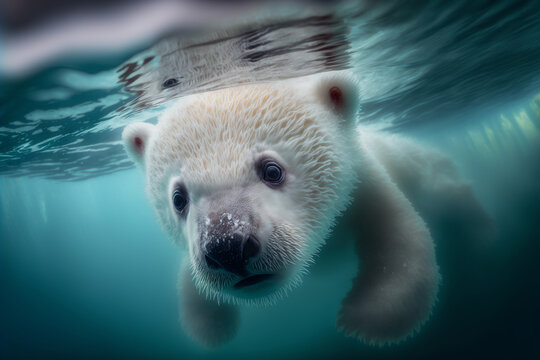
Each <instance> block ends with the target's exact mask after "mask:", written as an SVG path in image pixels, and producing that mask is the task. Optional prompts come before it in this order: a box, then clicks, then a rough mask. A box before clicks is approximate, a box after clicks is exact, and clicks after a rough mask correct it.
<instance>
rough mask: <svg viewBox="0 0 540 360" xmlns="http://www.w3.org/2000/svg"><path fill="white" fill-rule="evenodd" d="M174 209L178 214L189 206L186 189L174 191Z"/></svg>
mask: <svg viewBox="0 0 540 360" xmlns="http://www.w3.org/2000/svg"><path fill="white" fill-rule="evenodd" d="M172 202H173V205H174V208H175V209H176V211H177V212H178V213H182V212H183V211H184V209H185V208H186V207H187V205H188V196H187V192H186V190H185V189H184V188H179V189H176V190H174V192H173V195H172Z"/></svg>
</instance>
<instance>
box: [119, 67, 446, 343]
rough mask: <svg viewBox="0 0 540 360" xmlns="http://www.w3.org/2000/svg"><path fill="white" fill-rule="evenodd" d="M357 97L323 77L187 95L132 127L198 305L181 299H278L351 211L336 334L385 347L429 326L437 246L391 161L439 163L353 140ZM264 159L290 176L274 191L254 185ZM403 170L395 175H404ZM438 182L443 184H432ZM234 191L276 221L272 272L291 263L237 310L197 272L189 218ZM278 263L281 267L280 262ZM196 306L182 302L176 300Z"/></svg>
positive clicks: (391, 142)
mask: <svg viewBox="0 0 540 360" xmlns="http://www.w3.org/2000/svg"><path fill="white" fill-rule="evenodd" d="M333 86H338V87H340V88H341V89H342V91H343V94H344V104H343V107H341V108H339V109H336V108H335V106H334V104H333V103H332V102H331V101H330V100H329V97H328V90H329V89H330V88H331V87H333ZM357 100H358V94H357V87H356V84H355V82H354V80H351V77H350V75H349V74H322V75H317V76H310V77H306V78H300V79H291V80H287V81H277V82H273V83H266V84H258V85H248V86H241V87H237V88H230V89H223V90H218V91H213V92H207V93H202V94H198V95H192V96H188V97H185V98H182V99H180V100H178V102H177V103H176V104H175V105H174V106H173V107H171V108H170V109H168V110H167V111H166V112H165V113H164V114H163V115H162V117H161V118H160V120H159V122H158V124H157V125H156V126H152V125H147V124H145V125H141V124H132V125H129V126H128V127H127V128H126V129H125V131H124V134H123V138H124V141H125V143H126V148H127V150H128V152H129V153H130V155H131V156H132V157H133V159H134V160H135V161H136V162H137V163H139V164H143V167H144V169H145V172H146V180H147V192H148V196H149V198H150V201H151V203H152V204H153V206H154V208H155V209H156V211H157V214H158V218H159V219H160V221H161V223H162V225H163V227H164V228H165V229H166V231H167V232H168V233H169V235H170V236H171V238H172V239H173V240H174V241H176V242H177V243H179V244H181V245H182V244H183V245H187V247H188V249H189V253H190V259H191V270H192V271H193V272H194V274H193V275H194V280H195V284H196V286H197V288H198V289H200V290H201V291H203V295H204V296H203V295H198V294H197V292H196V291H189V292H186V293H189V294H194V295H193V296H194V297H197V296H198V297H200V299H199V300H200V301H208V300H207V299H205V296H209V297H210V298H212V299H215V300H218V301H222V300H223V301H226V302H231V303H233V304H234V303H236V304H238V303H272V302H274V301H275V300H276V298H279V297H280V296H283V295H284V294H285V293H286V292H287V291H288V290H289V289H290V288H292V287H293V286H296V285H298V284H299V283H300V278H301V277H300V276H301V274H302V273H304V272H305V271H306V267H307V265H308V264H309V262H311V261H313V255H314V254H315V253H316V252H317V251H318V250H319V249H320V247H321V246H322V245H323V243H324V241H325V240H326V239H327V238H328V235H329V234H330V231H331V229H332V227H333V226H334V223H335V222H336V219H337V218H338V216H339V215H340V214H341V213H342V212H343V211H344V210H345V209H346V208H347V207H348V209H349V210H348V211H347V212H346V213H345V215H344V216H343V217H342V218H341V219H340V221H339V226H343V227H345V228H346V229H347V232H348V233H351V234H353V235H354V241H355V242H356V244H357V248H358V252H359V256H360V257H361V259H362V261H361V267H360V269H359V274H358V276H357V277H356V279H355V281H354V284H353V288H352V290H351V291H350V293H349V294H348V295H347V297H346V298H345V300H344V302H343V308H342V310H341V311H340V314H339V320H338V325H339V326H340V328H342V329H344V330H345V331H346V333H348V334H351V335H354V336H356V337H358V338H361V339H364V340H366V341H368V342H373V343H376V344H383V343H386V342H395V341H400V340H401V339H403V338H405V337H407V336H408V335H409V334H411V333H412V332H413V331H414V330H415V329H417V328H418V326H419V325H420V324H422V323H423V322H424V321H425V320H426V319H427V318H428V316H429V314H430V312H431V308H432V305H433V303H434V301H435V298H436V291H437V286H438V280H439V275H438V270H437V265H436V261H435V252H434V246H433V242H432V240H431V236H430V234H429V231H428V229H427V227H426V225H425V223H424V221H423V220H422V219H421V218H420V216H419V215H418V214H417V213H416V211H415V210H414V208H413V206H412V204H411V202H410V201H409V200H408V199H407V198H406V197H405V196H404V195H403V193H402V192H401V191H400V190H399V189H398V187H397V185H396V182H395V181H394V180H393V178H392V176H391V175H393V173H394V172H393V169H392V168H391V167H392V166H393V165H392V163H391V161H389V159H391V158H392V156H396V157H400V156H401V157H403V158H406V159H407V161H409V162H411V163H413V162H414V161H415V160H414V157H415V156H420V157H422V156H424V160H425V159H427V163H430V162H431V163H435V162H437V161H439V160H440V159H442V158H443V157H442V156H439V155H433V156H432V157H431V158H430V156H431V155H425V154H429V153H430V151H428V150H425V151H421V150H418V149H421V148H420V147H418V146H412V145H411V146H408V145H407V144H408V142H407V141H406V140H401V138H396V137H390V136H387V135H384V134H382V135H381V134H379V135H378V134H371V133H368V132H362V133H361V134H360V135H358V132H357V125H356V122H355V119H356V116H355V113H356V109H357ZM135 136H142V137H143V138H144V139H143V140H144V142H145V143H144V151H143V152H142V153H141V152H138V151H135V150H133V148H132V143H133V139H134V137H135ZM400 145H404V146H403V149H401V148H400ZM413 149H414V151H413ZM267 152H268V153H271V154H273V155H275V156H276V157H278V158H279V159H280V160H281V161H282V162H283V163H284V164H285V167H286V169H287V183H286V184H285V186H284V187H283V189H282V190H274V189H270V188H268V187H267V186H265V185H264V184H262V183H261V182H260V180H259V179H258V178H257V175H256V173H255V171H254V161H255V160H254V159H255V158H256V156H257V155H258V154H261V153H267ZM408 155H411V156H408ZM428 167H429V166H428ZM422 168H423V166H411V167H410V171H411V172H416V171H419V170H420V172H422ZM403 169H404V168H403V167H402V168H401V171H402V173H400V174H399V176H406V175H407V174H406V172H407V171H406V168H405V170H404V172H403ZM409 175H411V174H409ZM422 177H423V175H420V176H419V177H418V178H420V179H422V180H420V181H424V179H423V178H422ZM178 178H181V179H182V180H183V181H184V182H185V184H186V187H187V189H188V191H189V193H190V196H191V197H192V200H191V201H192V204H193V207H192V208H190V213H189V215H188V217H187V220H186V221H185V222H183V220H180V219H179V218H178V216H177V215H176V214H175V212H174V210H173V208H172V204H171V200H170V186H171V181H173V180H174V179H178ZM430 180H431V179H430ZM430 180H427V181H428V182H429V181H430ZM444 181H446V177H445V176H444V175H443V176H442V177H441V179H438V180H437V183H439V184H441V183H444ZM433 186H436V185H433ZM238 188H242V189H244V190H245V192H246V193H248V194H249V196H250V200H251V201H252V202H253V203H254V204H258V208H257V211H259V212H261V213H263V214H264V215H265V216H264V217H269V218H270V220H268V221H270V222H271V223H272V224H274V225H275V224H283V229H284V230H283V231H284V233H285V234H286V235H287V236H286V237H285V238H283V239H281V240H284V241H283V242H279V241H274V242H275V243H274V244H273V245H271V246H270V247H269V249H270V250H269V251H267V253H266V254H265V256H266V258H267V261H268V262H267V263H265V264H266V265H267V266H273V264H274V263H273V262H272V261H273V260H275V261H276V264H277V265H276V266H285V265H286V266H291V267H292V268H293V269H294V271H293V274H292V275H291V276H290V278H289V279H288V281H287V283H285V284H284V285H283V286H282V288H281V289H279V290H278V291H277V292H276V293H274V294H273V295H272V296H271V297H269V298H266V299H259V300H252V301H249V300H248V301H245V300H243V299H235V298H234V297H233V296H231V295H228V294H222V293H220V291H219V288H216V286H217V285H216V284H214V283H212V281H213V279H212V278H211V277H210V275H208V274H203V273H202V271H203V269H202V268H201V265H200V259H199V255H198V251H199V249H198V245H197V244H196V242H197V241H195V240H194V239H197V234H196V223H195V219H194V216H197V214H198V215H200V213H201V212H204V211H205V199H206V198H207V197H208V196H210V195H211V194H214V193H220V192H226V191H229V190H230V191H235V190H234V189H238ZM353 190H354V191H353ZM351 195H353V196H352V197H351ZM351 203H352V204H351ZM349 205H350V206H349ZM372 209H376V211H375V210H374V211H371V210H372ZM375 215H376V217H375ZM358 216H364V218H360V219H359V218H358ZM370 217H373V218H370ZM367 219H369V222H368V223H366V222H365V221H366V220H367ZM267 225H268V224H267ZM363 225H365V226H363ZM261 231H262V230H261ZM329 241H332V238H330V239H329ZM186 243H187V244H186ZM272 251H273V252H272ZM280 252H281V253H280ZM278 257H283V258H284V259H281V260H280V261H278V260H277V258H278ZM261 266H262V265H261ZM216 281H217V280H216ZM219 281H221V282H222V283H224V282H225V283H226V281H227V279H220V280H219ZM187 296H189V295H187ZM195 300H196V299H195ZM193 301H194V299H193V298H192V297H191V296H190V298H189V299H188V301H184V302H185V303H193ZM185 311H189V309H187V310H184V312H185ZM227 311H229V309H228V310H227ZM199 312H201V311H199ZM213 316H215V315H213ZM227 316H229V315H227ZM201 317H202V318H199V319H196V320H193V318H190V320H189V321H188V322H189V323H192V322H193V323H194V324H196V327H197V329H200V328H204V326H202V327H201V323H203V324H204V323H205V322H211V321H214V320H212V319H210V318H206V319H205V318H204V315H201ZM231 331H232V330H231ZM192 333H197V335H194V336H196V337H198V338H199V339H200V340H201V342H203V343H215V342H216V341H214V340H212V339H205V338H204V335H201V334H200V331H199V332H197V331H193V332H192ZM212 336H214V337H216V338H219V339H228V338H229V336H227V335H226V334H225V335H224V334H218V335H215V334H214V335H209V337H212Z"/></svg>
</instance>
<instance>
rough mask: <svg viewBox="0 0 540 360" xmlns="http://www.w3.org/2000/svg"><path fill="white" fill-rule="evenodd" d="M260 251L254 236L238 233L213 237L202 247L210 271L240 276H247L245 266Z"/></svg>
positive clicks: (259, 245)
mask: <svg viewBox="0 0 540 360" xmlns="http://www.w3.org/2000/svg"><path fill="white" fill-rule="evenodd" d="M260 250H261V244H260V242H259V240H257V238H256V237H255V236H254V235H252V234H248V235H244V234H242V233H238V232H237V233H233V234H231V235H222V234H217V235H214V236H212V237H211V238H210V239H208V240H207V241H206V242H205V244H204V245H203V247H202V252H203V254H204V259H205V262H206V265H207V266H208V267H209V268H210V269H214V270H225V271H228V272H231V273H233V274H236V275H240V276H246V275H247V274H248V272H247V270H246V265H247V264H248V263H249V261H250V260H251V259H254V258H255V257H257V255H259V253H260Z"/></svg>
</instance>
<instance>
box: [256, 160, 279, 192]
mask: <svg viewBox="0 0 540 360" xmlns="http://www.w3.org/2000/svg"><path fill="white" fill-rule="evenodd" d="M260 177H261V179H262V180H263V181H264V182H265V183H266V184H268V185H270V186H278V185H281V184H282V183H283V181H284V180H285V171H284V170H283V168H282V167H281V166H280V165H279V164H278V163H277V162H275V161H274V160H263V161H262V162H261V175H260Z"/></svg>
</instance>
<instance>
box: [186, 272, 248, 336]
mask: <svg viewBox="0 0 540 360" xmlns="http://www.w3.org/2000/svg"><path fill="white" fill-rule="evenodd" d="M180 292H181V293H180V320H181V323H182V327H183V328H184V330H185V331H186V333H187V334H188V335H189V336H190V337H191V338H192V339H194V340H195V341H197V342H198V343H200V344H202V345H204V346H207V347H216V346H219V345H221V344H223V343H225V342H227V341H229V340H231V339H232V338H233V337H234V335H235V334H236V330H237V329H238V325H239V322H240V321H239V320H240V317H239V313H238V309H236V308H235V307H234V306H232V305H228V304H218V303H216V302H214V301H212V300H209V299H207V298H206V297H205V296H204V295H202V294H200V293H199V291H198V290H197V288H196V287H195V284H194V283H193V280H192V276H191V273H190V271H189V269H188V267H187V266H186V265H183V266H182V269H181V270H180Z"/></svg>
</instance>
